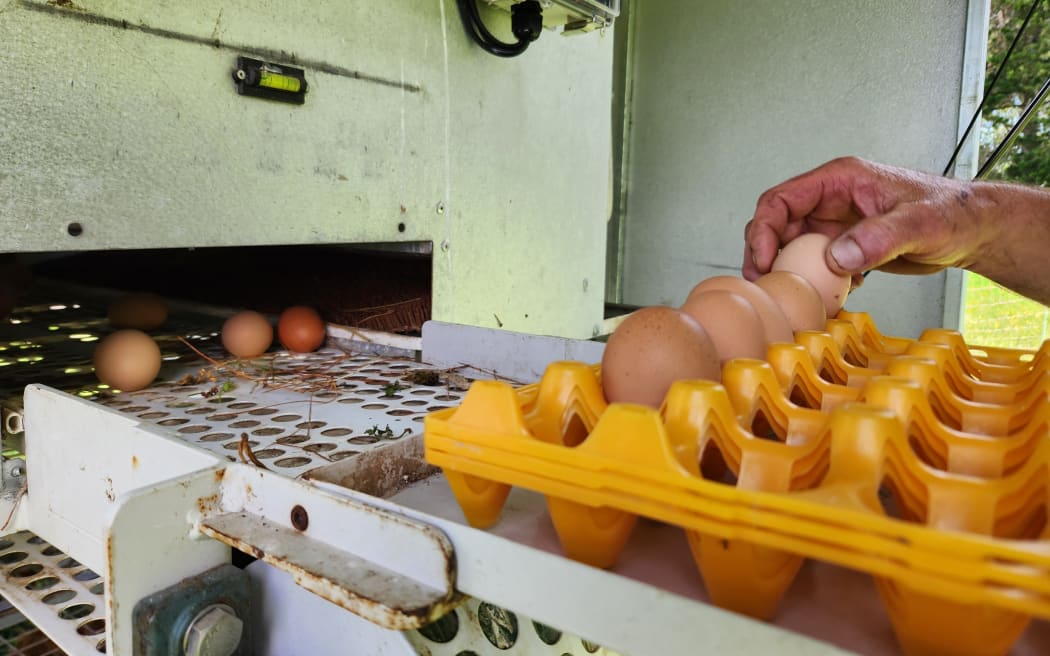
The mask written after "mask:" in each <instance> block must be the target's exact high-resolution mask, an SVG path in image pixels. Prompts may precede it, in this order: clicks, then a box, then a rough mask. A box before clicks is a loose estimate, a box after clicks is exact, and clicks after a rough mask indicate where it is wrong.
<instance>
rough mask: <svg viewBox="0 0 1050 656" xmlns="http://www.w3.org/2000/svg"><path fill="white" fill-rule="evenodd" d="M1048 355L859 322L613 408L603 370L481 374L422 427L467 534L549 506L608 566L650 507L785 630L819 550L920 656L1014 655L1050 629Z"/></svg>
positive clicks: (707, 572)
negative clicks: (659, 400)
mask: <svg viewBox="0 0 1050 656" xmlns="http://www.w3.org/2000/svg"><path fill="white" fill-rule="evenodd" d="M1048 359H1050V342H1047V343H1045V344H1044V345H1043V347H1042V348H1041V349H1040V350H1039V351H1037V352H1029V351H1020V350H1006V349H990V348H981V349H978V348H971V347H969V346H968V345H967V344H966V343H965V341H964V340H963V338H962V336H961V335H960V334H959V333H957V332H954V331H948V330H941V329H930V330H927V331H925V332H924V333H923V335H922V336H921V337H920V338H919V339H918V340H910V339H904V338H897V337H890V336H886V335H882V334H880V333H879V331H878V330H877V329H876V327H875V326H874V325H873V323H872V321H871V319H870V317H869V316H868V315H866V314H863V313H852V312H845V311H844V312H841V313H840V314H839V315H838V317H837V318H836V319H834V320H830V321H828V323H827V325H826V328H825V331H822V332H817V331H806V332H798V333H796V335H795V342H794V343H790V344H789V343H783V344H773V345H771V346H770V348H769V351H768V355H767V360H766V361H761V360H748V359H738V360H733V361H730V362H729V363H727V364H726V365H725V367H724V369H723V375H722V381H721V383H716V382H713V381H678V382H676V383H675V384H674V385H673V386H672V387H671V389H670V390H669V392H668V393H667V395H666V397H665V399H664V402H663V404H662V406H661V407H660V408H659V409H658V410H656V409H652V408H649V407H644V406H639V405H632V404H620V403H616V404H608V403H606V401H605V399H604V397H603V394H602V388H601V381H600V376H601V372H600V369H599V368H598V367H596V366H592V365H586V364H583V363H579V362H559V363H554V364H552V365H550V367H549V368H548V369H547V371H546V373H545V374H544V376H543V378H542V379H541V381H540V382H539V383H537V384H534V385H530V386H527V387H522V388H519V389H514V388H512V387H511V386H509V385H507V384H505V383H502V382H498V381H478V382H475V383H474V384H473V385H472V387H471V389H470V390H469V391H468V393H467V394H466V396H465V397H464V399H463V401H462V403H461V404H460V405H459V406H458V407H456V408H450V409H447V410H442V411H439V412H435V413H432V414H430V415H429V416H428V417H427V418H426V421H425V431H424V438H425V448H426V457H427V459H428V461H429V462H431V463H432V464H434V465H437V466H440V467H442V468H443V469H444V472H445V475H446V477H447V479H448V481H449V484H450V486H451V488H452V491H453V493H454V494H455V497H456V499H457V501H458V503H459V505H460V507H461V509H462V510H463V513H464V515H465V516H466V518H467V520H468V521H469V522H470V524H471V525H472V526H475V527H478V528H486V527H489V526H491V525H493V524H494V523H495V522H497V521H498V519H499V516H500V514H501V511H502V507H503V505H504V502H505V500H506V498H507V495H508V493H509V491H510V489H511V487H512V486H519V487H523V488H527V489H531V490H534V491H537V492H539V493H542V494H543V495H545V496H546V499H547V507H548V511H549V514H550V517H551V520H552V523H553V524H554V527H555V530H556V532H557V534H558V537H559V540H560V542H561V545H562V547H563V549H564V551H565V553H566V555H567V556H569V557H570V558H573V559H575V560H578V561H581V562H584V563H587V564H590V565H594V566H597V567H611V566H612V565H614V564H615V563H616V561H617V559H618V557H619V555H620V553H621V551H622V550H623V548H624V545H625V544H626V542H627V540H628V538H629V536H630V534H631V531H632V529H633V527H634V525H635V523H636V520H637V518H638V517H639V516H641V517H647V518H650V519H654V520H658V521H662V522H666V523H668V524H671V525H674V526H678V527H681V528H682V529H683V530H684V531H685V534H686V537H687V539H688V542H689V545H690V548H691V551H692V555H693V559H694V560H695V562H696V565H697V567H698V569H699V572H700V575H701V577H702V579H703V581H704V584H705V587H706V588H707V591H708V594H709V597H710V599H711V600H712V602H713V603H715V604H717V605H719V606H721V607H724V608H727V609H730V610H733V611H736V612H740V613H745V614H748V615H751V616H753V617H756V618H760V619H770V618H772V617H773V616H774V615H775V613H776V611H777V608H778V605H779V604H780V602H781V600H782V598H783V597H784V595H785V593H786V592H787V590H788V589H789V587H790V586H791V585H792V582H793V580H794V578H795V576H796V574H797V573H798V571H799V568H800V567H801V565H802V564H803V562H804V560H805V559H806V558H812V559H816V560H821V561H826V562H831V563H835V564H837V565H840V566H843V567H846V568H850V569H853V570H857V571H861V572H865V573H868V574H871V575H872V576H873V577H874V579H875V582H876V587H877V588H878V590H879V593H880V595H881V600H882V603H883V605H884V607H885V609H886V611H887V614H888V615H889V617H890V620H891V622H892V624H893V627H894V631H895V633H896V636H897V638H898V641H899V642H900V644H901V646H902V648H903V649H904V651H905V652H906V653H909V654H927V653H941V654H944V653H950V654H1003V653H1006V652H1007V651H1008V650H1009V649H1010V647H1011V645H1012V644H1014V642H1015V641H1016V640H1017V639H1018V637H1019V636H1020V634H1021V633H1022V632H1023V631H1024V629H1025V627H1026V626H1027V625H1028V623H1029V622H1030V620H1031V619H1032V618H1033V617H1039V618H1050V523H1048V512H1050V439H1048V421H1050V403H1048V402H1047V394H1048V393H1050V364H1048Z"/></svg>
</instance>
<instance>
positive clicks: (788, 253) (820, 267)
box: [771, 232, 851, 318]
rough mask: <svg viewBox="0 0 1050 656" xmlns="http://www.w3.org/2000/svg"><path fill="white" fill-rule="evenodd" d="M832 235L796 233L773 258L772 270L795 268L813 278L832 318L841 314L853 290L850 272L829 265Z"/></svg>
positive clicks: (808, 277)
mask: <svg viewBox="0 0 1050 656" xmlns="http://www.w3.org/2000/svg"><path fill="white" fill-rule="evenodd" d="M829 243H831V239H830V238H829V237H828V236H827V235H822V234H819V233H816V232H808V233H806V234H804V235H799V236H798V237H795V238H794V239H792V240H791V241H789V242H788V243H787V244H785V245H784V248H782V249H780V254H779V255H777V258H776V259H775V260H773V267H772V269H771V271H793V272H795V273H797V274H798V275H800V276H802V277H803V278H805V279H806V280H807V281H809V284H811V285H813V288H814V289H816V290H817V292H818V293H819V294H820V298H821V300H823V301H824V311H825V312H826V313H827V316H828V317H829V318H832V317H834V316H835V315H836V314H838V312H839V310H841V309H842V306H843V304H845V302H846V296H847V295H848V294H849V288H850V279H851V276H850V275H848V274H847V275H839V274H837V273H835V272H834V271H832V270H831V269H829V268H828V264H827V260H825V259H824V251H825V249H827V247H828V244H829Z"/></svg>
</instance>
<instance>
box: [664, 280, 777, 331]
mask: <svg viewBox="0 0 1050 656" xmlns="http://www.w3.org/2000/svg"><path fill="white" fill-rule="evenodd" d="M716 289H721V290H724V291H727V292H733V293H734V294H739V295H740V296H742V297H743V298H744V300H746V301H747V302H748V303H750V304H751V307H753V308H755V311H756V312H758V316H759V317H760V318H761V319H762V328H763V329H764V330H765V333H766V342H767V344H772V343H773V342H791V341H794V338H795V336H794V331H793V330H792V329H791V325H790V323H789V322H788V320H787V317H786V316H784V312H783V311H782V310H781V309H780V306H779V305H777V303H776V301H774V300H773V298H772V297H771V296H770V295H769V294H767V293H766V292H765V290H763V289H762V288H761V287H759V286H758V285H756V284H755V283H753V282H750V281H748V280H744V279H743V278H737V277H735V276H714V277H712V278H708V279H706V280H704V281H702V282H700V284H698V285H697V286H696V287H693V291H691V292H689V298H687V299H686V303H688V302H689V299H690V298H693V297H694V296H696V295H697V294H702V293H704V292H707V291H713V290H716ZM683 307H684V306H683Z"/></svg>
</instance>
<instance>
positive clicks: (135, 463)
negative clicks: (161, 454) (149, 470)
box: [131, 456, 139, 469]
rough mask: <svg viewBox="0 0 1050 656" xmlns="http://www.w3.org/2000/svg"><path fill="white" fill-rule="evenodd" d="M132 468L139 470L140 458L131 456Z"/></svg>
mask: <svg viewBox="0 0 1050 656" xmlns="http://www.w3.org/2000/svg"><path fill="white" fill-rule="evenodd" d="M131 468H132V469H138V468H139V457H138V456H131Z"/></svg>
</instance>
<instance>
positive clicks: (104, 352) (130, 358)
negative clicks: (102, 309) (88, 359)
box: [93, 293, 326, 392]
mask: <svg viewBox="0 0 1050 656" xmlns="http://www.w3.org/2000/svg"><path fill="white" fill-rule="evenodd" d="M108 319H109V323H110V325H112V326H113V327H114V328H118V329H119V330H117V331H116V332H114V333H112V334H110V335H108V336H106V337H105V338H104V339H102V340H100V341H99V343H98V345H97V346H96V347H95V353H94V357H93V364H94V368H95V375H96V377H98V379H99V381H101V382H102V383H105V384H106V385H109V386H110V387H112V388H115V389H119V390H122V391H125V392H133V391H136V390H140V389H143V388H145V387H148V386H149V385H150V384H152V383H153V380H154V379H155V378H156V377H157V374H158V373H160V365H161V353H160V347H159V346H158V345H157V343H156V342H155V341H154V340H153V338H152V337H150V336H149V335H148V334H147V333H146V331H149V330H155V329H157V328H160V327H161V326H162V325H164V323H165V322H166V321H167V319H168V307H167V302H166V301H165V300H164V299H163V298H162V297H160V296H157V295H156V294H141V293H136V294H126V295H124V296H122V297H120V298H118V299H117V300H116V301H114V302H113V303H112V304H111V305H110V307H109V312H108ZM325 334H326V330H325V323H324V320H322V319H321V316H320V315H319V314H318V313H317V312H316V311H315V310H314V309H312V308H309V307H305V306H301V305H299V306H294V307H290V308H288V309H286V310H285V311H284V312H282V313H281V316H280V318H279V319H278V321H277V336H278V339H279V340H280V342H281V344H282V345H283V346H284V348H286V349H287V350H289V351H291V352H293V353H309V352H311V351H315V350H317V348H319V347H320V346H321V345H322V344H323V343H324V340H325ZM273 338H274V330H273V326H272V325H271V323H270V320H269V319H267V318H266V317H265V316H263V315H262V314H259V313H258V312H254V311H252V310H242V311H241V312H237V313H235V314H233V315H231V316H230V317H229V318H228V319H226V321H225V322H224V323H223V326H222V333H221V339H222V345H223V348H225V349H226V350H227V351H228V352H229V353H230V354H231V355H233V356H234V357H236V358H244V359H247V358H255V357H258V356H260V355H262V354H263V353H265V352H266V351H267V350H268V349H269V348H270V346H271V345H272V344H273Z"/></svg>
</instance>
